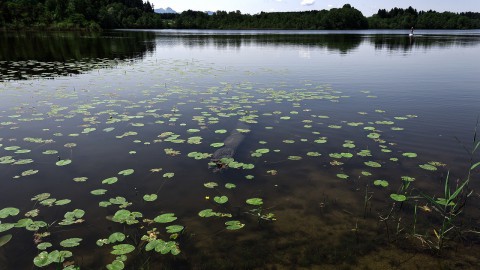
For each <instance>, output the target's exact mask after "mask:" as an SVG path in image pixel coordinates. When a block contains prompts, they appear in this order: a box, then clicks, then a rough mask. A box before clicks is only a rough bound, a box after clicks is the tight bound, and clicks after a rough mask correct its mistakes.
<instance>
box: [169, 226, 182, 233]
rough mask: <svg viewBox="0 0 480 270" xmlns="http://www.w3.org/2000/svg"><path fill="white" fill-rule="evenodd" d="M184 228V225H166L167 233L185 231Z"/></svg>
mask: <svg viewBox="0 0 480 270" xmlns="http://www.w3.org/2000/svg"><path fill="white" fill-rule="evenodd" d="M184 228H185V227H183V226H182V225H170V226H168V227H166V229H167V233H179V232H181V231H183V229H184Z"/></svg>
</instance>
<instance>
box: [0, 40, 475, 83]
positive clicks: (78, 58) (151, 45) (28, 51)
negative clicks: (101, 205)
mask: <svg viewBox="0 0 480 270" xmlns="http://www.w3.org/2000/svg"><path fill="white" fill-rule="evenodd" d="M208 33H210V32H208ZM346 33H347V34H345V33H342V32H339V33H337V32H335V33H334V34H323V33H322V32H320V34H318V33H316V32H313V34H312V33H303V32H299V33H296V32H292V31H284V32H282V31H280V32H279V31H274V32H272V33H268V32H265V31H261V32H259V33H257V32H255V31H252V32H251V33H250V32H244V31H242V32H235V31H233V32H229V31H213V32H211V33H210V34H205V33H204V32H198V31H192V32H188V31H157V32H149V31H139V32H135V31H113V32H105V33H101V34H87V33H39V32H3V33H0V41H1V42H0V74H1V75H2V77H1V79H0V80H2V81H5V80H18V79H28V78H32V77H33V78H36V77H53V76H66V75H69V74H79V73H82V72H87V71H89V70H92V69H98V68H104V67H111V66H115V65H117V64H119V63H122V62H129V61H135V60H136V59H141V58H143V57H145V55H146V54H147V53H151V52H153V51H154V50H155V48H156V46H162V47H163V46H171V45H173V44H177V45H182V46H185V47H191V48H209V47H213V48H215V49H216V50H222V49H226V48H229V49H235V48H237V49H240V48H242V47H251V46H256V47H273V48H275V47H286V46H290V47H297V48H300V49H301V50H302V53H301V56H302V57H305V56H308V55H307V54H306V53H308V49H312V48H318V49H322V48H325V49H327V50H328V51H331V52H333V53H340V54H347V53H349V52H351V51H354V50H356V49H357V48H358V47H359V46H360V45H362V44H365V45H368V46H373V47H374V48H375V49H376V50H384V49H387V50H390V51H399V50H403V51H409V50H412V49H414V48H423V49H428V48H431V47H438V48H444V49H448V48H451V47H472V46H476V45H478V44H479V43H480V37H479V36H478V35H474V36H472V35H448V36H445V35H439V34H438V33H436V32H435V35H429V34H428V33H426V34H424V35H417V36H416V37H414V38H411V37H408V36H407V35H400V34H385V33H381V34H375V35H372V34H371V33H367V34H365V33H362V32H361V31H359V32H358V33H356V32H346Z"/></svg>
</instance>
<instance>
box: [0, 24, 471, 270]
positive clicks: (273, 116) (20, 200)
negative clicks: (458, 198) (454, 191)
mask: <svg viewBox="0 0 480 270" xmlns="http://www.w3.org/2000/svg"><path fill="white" fill-rule="evenodd" d="M407 34H408V32H405V33H404V32H403V31H172V30H165V31H113V32H105V33H102V34H92V35H89V34H86V35H85V34H73V33H55V34H39V33H1V34H0V40H1V45H0V76H1V77H0V96H1V99H0V112H1V113H0V161H1V164H0V167H1V171H2V174H1V176H2V177H1V179H0V181H1V186H2V188H1V189H0V198H1V199H0V210H1V209H4V208H6V207H13V208H16V209H18V210H19V212H18V213H16V212H17V211H15V210H8V209H7V210H2V211H3V212H1V214H2V215H0V221H1V224H0V226H1V227H0V237H2V238H0V239H2V241H1V242H5V241H6V239H10V236H11V237H12V238H11V240H10V241H9V242H8V243H6V244H5V245H3V246H1V247H0V268H1V269H32V267H35V266H34V261H35V262H36V265H37V266H44V267H45V268H46V269H57V268H58V269H62V267H68V265H69V264H73V265H75V266H80V268H81V269H105V267H106V265H108V267H109V268H112V267H114V266H113V265H117V267H119V268H112V269H121V267H120V266H118V265H124V267H125V268H126V269H235V268H238V269H255V268H258V269H264V268H267V269H287V268H288V269H292V268H293V269H296V268H299V269H300V268H305V269H308V268H318V269H339V267H342V268H343V269H358V268H362V269H389V268H398V269H413V268H417V269H432V268H433V267H439V266H440V267H442V268H445V269H477V268H478V267H480V261H479V260H478V258H477V256H476V254H478V251H479V247H480V246H478V240H479V239H478V237H477V236H476V234H475V233H471V232H472V231H474V230H476V229H478V226H479V214H480V213H479V212H478V209H479V208H478V207H479V206H480V205H479V203H478V194H477V190H478V188H479V185H478V181H477V180H479V177H478V169H476V170H474V171H473V172H472V175H471V179H472V181H471V184H470V185H469V187H468V188H469V190H470V189H472V190H473V193H472V195H471V197H470V198H469V200H468V203H467V205H466V207H464V208H462V211H463V212H462V214H461V218H462V222H463V223H462V224H463V225H462V227H457V228H455V229H453V230H454V231H455V233H458V234H454V233H452V234H451V235H449V237H450V236H451V237H450V238H449V241H447V244H446V248H445V250H443V251H442V253H441V256H439V255H438V253H436V251H435V250H436V249H435V246H436V245H437V244H438V240H437V238H436V236H435V234H436V233H437V232H438V231H439V230H440V229H439V226H440V224H441V223H440V222H441V215H439V214H438V212H436V211H435V209H433V206H432V203H431V202H429V201H428V200H427V199H425V197H424V194H428V195H429V196H432V197H435V198H437V197H440V198H441V197H442V192H443V183H444V180H445V178H446V175H447V172H448V171H450V173H451V177H450V179H451V180H450V182H451V183H452V188H453V187H454V186H455V183H461V181H462V179H465V177H466V176H467V173H468V168H469V167H470V166H471V165H470V162H471V160H472V159H473V160H474V161H475V162H476V161H478V159H479V155H478V153H476V154H473V155H469V154H468V151H466V150H471V145H472V140H473V137H474V130H475V126H476V123H477V119H478V117H479V115H480V105H479V104H480V102H479V101H480V92H479V91H478V85H479V84H480V78H479V76H478V75H479V73H478V71H479V70H480V62H479V61H478V59H480V31H478V30H474V31H421V30H419V31H417V33H416V34H417V35H416V36H415V37H414V38H409V37H408V35H407ZM238 128H240V130H238ZM232 140H233V141H234V143H233V144H232ZM215 143H217V144H215ZM223 143H225V145H223ZM232 145H233V147H232V148H233V149H230V150H232V151H231V152H228V153H231V154H230V156H229V157H230V158H231V159H224V160H221V162H220V163H219V164H209V162H211V159H212V158H215V157H217V154H215V152H216V151H217V150H218V149H220V148H222V147H229V146H232ZM465 148H466V149H465ZM48 150H54V151H50V152H48ZM195 152H196V153H195ZM411 153H415V154H416V155H414V154H411ZM212 154H213V156H211V155H212ZM408 156H414V157H408ZM232 159H234V160H235V161H233V162H232ZM70 162H71V163H70ZM425 165H428V166H425ZM218 167H223V168H220V169H219V168H218ZM422 167H423V168H422ZM425 168H429V169H430V170H427V169H425ZM130 169H131V170H130ZM124 170H130V171H124ZM431 170H434V171H431ZM122 171H123V172H122ZM119 172H122V173H120V174H119ZM402 176H403V177H404V179H405V176H408V177H410V178H409V179H412V178H415V180H413V181H412V182H407V181H402ZM114 177H116V178H115V179H112V178H114ZM115 180H116V181H115ZM375 180H384V182H383V183H388V186H386V187H382V186H380V185H379V182H375ZM212 182H213V183H215V184H212ZM207 183H210V184H207ZM374 183H377V184H374ZM231 184H234V186H233V185H231ZM384 185H386V184H384ZM457 185H458V184H457ZM92 191H94V192H93V193H95V194H97V195H94V194H92ZM42 193H48V195H44V196H43V198H40V199H38V197H37V198H35V196H36V195H39V194H42ZM152 194H155V195H156V196H157V197H156V199H154V200H153V201H151V200H152V199H150V198H149V197H148V196H147V197H144V195H152ZM391 194H398V195H405V198H406V201H405V202H403V203H400V202H396V201H394V200H393V199H392V198H391ZM463 195H465V194H464V193H462V196H463ZM222 196H225V197H222ZM40 197H42V196H40ZM255 198H257V200H253V201H252V200H249V199H255ZM227 199H228V200H227ZM258 199H261V201H262V203H263V204H261V205H255V202H257V204H258V202H259V200H258ZM252 202H253V203H252ZM252 204H253V205H252ZM74 209H81V210H84V211H85V214H84V215H79V216H77V217H76V218H73V219H70V220H69V219H68V218H67V216H69V214H68V213H67V212H71V211H73V210H74ZM125 209H126V210H128V211H129V213H131V212H138V216H137V217H136V218H134V217H133V216H132V215H130V218H131V219H130V221H131V223H134V224H125V222H126V221H125V220H122V219H118V218H115V216H116V217H118V216H119V215H120V214H122V213H123V214H124V213H126V212H125ZM205 209H211V211H212V212H210V213H213V214H211V215H212V216H210V217H200V216H199V213H203V214H202V215H204V213H205V212H201V211H202V210H205ZM432 209H433V210H432ZM10 211H13V212H11V213H10ZM122 211H123V212H122ZM7 213H10V214H7ZM165 213H172V214H174V215H175V217H176V218H177V219H175V220H172V221H169V222H167V221H165V222H166V223H164V222H163V221H162V220H161V219H159V218H157V219H156V220H155V221H154V219H155V218H156V217H159V216H160V215H161V214H165ZM415 213H417V214H415ZM70 215H71V214H70ZM140 215H141V217H140ZM127 216H128V215H127ZM112 217H113V220H112ZM65 220H67V222H65ZM132 220H135V221H132ZM229 221H233V222H230V223H228V222H229ZM226 222H227V224H226ZM232 224H233V226H232V227H228V226H229V225H232ZM2 225H3V226H2ZM169 225H181V226H184V229H183V230H182V231H181V232H180V233H175V232H168V231H167V230H166V227H167V226H169ZM167 229H168V228H167ZM230 229H234V230H230ZM237 229H238V230H237ZM115 232H120V233H123V234H124V235H126V238H125V239H124V240H122V241H119V242H115V241H114V240H112V239H113V238H111V239H110V240H111V241H109V240H108V239H109V236H110V235H112V233H115ZM460 233H461V236H462V237H457V235H459V234H460ZM142 236H144V237H143V238H142ZM71 238H74V240H73V241H74V242H75V244H73V245H69V244H68V243H65V242H62V241H64V240H67V239H71ZM75 238H78V239H76V240H75ZM79 239H80V240H79ZM102 239H107V240H102ZM154 239H162V240H164V241H171V242H170V244H171V245H172V246H170V248H167V247H164V249H161V248H160V247H159V248H158V249H157V251H158V252H155V249H154V250H152V251H146V250H145V248H146V247H147V249H149V248H148V247H149V245H147V244H148V243H149V242H150V243H151V244H150V247H151V246H152V245H153V244H154V243H160V241H158V242H155V241H154ZM460 239H462V241H460ZM102 241H103V242H102ZM1 242H0V243H1ZM67 242H68V241H67ZM41 243H49V244H43V245H42V244H41ZM38 244H40V246H38V247H37V245H38ZM50 244H51V245H50ZM120 244H124V246H123V247H124V248H127V249H128V248H129V247H132V248H135V250H134V251H132V252H129V253H127V254H126V257H117V256H116V255H112V254H111V252H112V251H113V253H114V254H115V253H117V254H120V253H122V252H116V251H115V250H117V251H118V249H120V248H121V246H119V245H120ZM99 245H101V246H99ZM126 245H128V246H126ZM44 250H46V251H44ZM55 250H57V251H68V252H66V253H64V255H66V256H65V257H67V258H61V259H59V257H58V256H57V257H55V256H56V254H55V252H56V251H55ZM178 251H180V254H178V255H176V256H174V255H172V253H174V254H176V253H177V252H178ZM70 252H71V253H70ZM162 252H164V253H168V254H167V255H161V254H160V253H162ZM48 254H50V255H48ZM44 255H45V256H44ZM48 256H50V258H51V259H50V261H48ZM34 258H35V259H34ZM58 261H62V263H59V262H58ZM49 263H50V264H49ZM112 263H113V264H112ZM48 267H52V268H48ZM55 267H57V268H55ZM148 267H150V268H148ZM67 269H68V268H67Z"/></svg>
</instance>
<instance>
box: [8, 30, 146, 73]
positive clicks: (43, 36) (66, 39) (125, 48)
mask: <svg viewBox="0 0 480 270" xmlns="http://www.w3.org/2000/svg"><path fill="white" fill-rule="evenodd" d="M154 38H155V36H154V35H153V34H152V33H149V32H115V33H111V34H109V35H102V34H91V33H74V32H68V33H39V32H4V33H0V74H1V76H2V77H1V80H17V79H28V78H32V77H33V78H37V77H53V76H66V75H69V74H79V73H82V72H86V71H89V70H92V69H97V68H104V67H109V66H114V65H116V64H118V63H121V62H125V61H132V60H136V59H141V58H143V57H145V55H146V54H147V53H148V52H153V50H154V49H155V43H154V42H153V41H154Z"/></svg>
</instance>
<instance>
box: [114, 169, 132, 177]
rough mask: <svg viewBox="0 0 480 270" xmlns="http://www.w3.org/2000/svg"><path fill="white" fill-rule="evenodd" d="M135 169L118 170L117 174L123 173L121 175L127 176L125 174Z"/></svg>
mask: <svg viewBox="0 0 480 270" xmlns="http://www.w3.org/2000/svg"><path fill="white" fill-rule="evenodd" d="M134 172H135V170H133V169H128V170H123V171H120V172H118V174H119V175H123V176H127V175H131V174H132V173H134Z"/></svg>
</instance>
